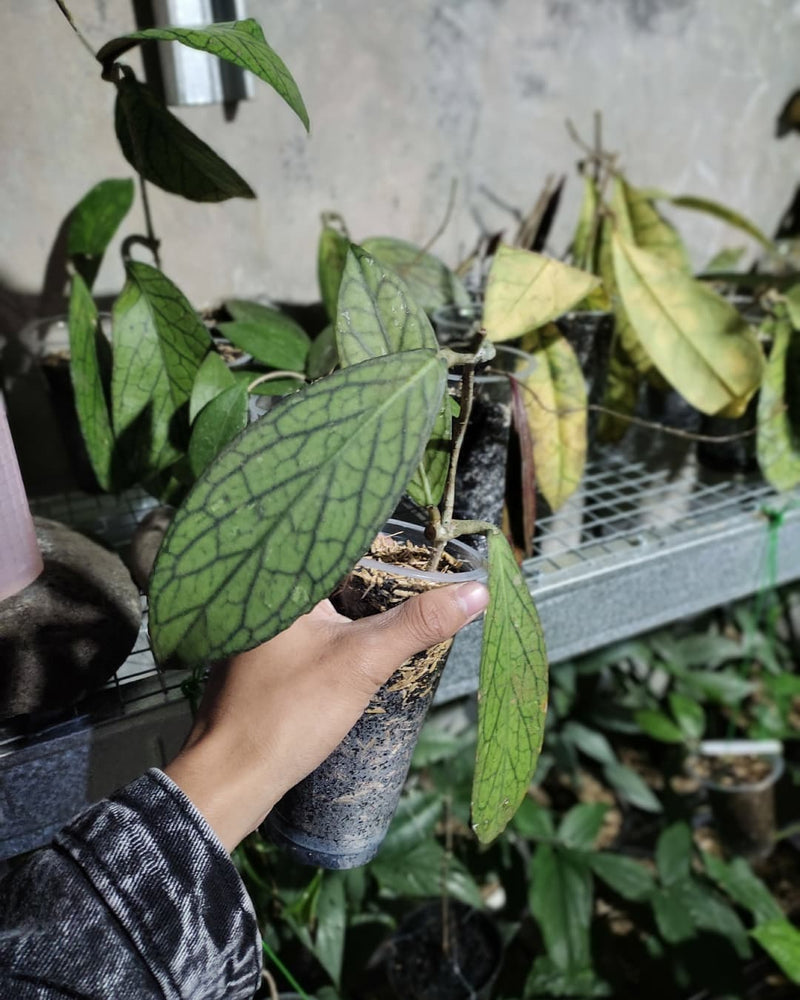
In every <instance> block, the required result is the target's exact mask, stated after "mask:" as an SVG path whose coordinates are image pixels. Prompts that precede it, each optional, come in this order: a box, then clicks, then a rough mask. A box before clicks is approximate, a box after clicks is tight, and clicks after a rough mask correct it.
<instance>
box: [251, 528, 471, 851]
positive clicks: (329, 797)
mask: <svg viewBox="0 0 800 1000" xmlns="http://www.w3.org/2000/svg"><path fill="white" fill-rule="evenodd" d="M385 533H386V534H389V535H391V536H393V537H395V538H399V539H400V540H401V541H403V540H408V541H411V542H413V543H414V544H417V545H420V546H424V547H426V548H427V547H428V546H427V543H426V542H425V538H424V529H423V528H422V527H421V526H420V525H415V524H408V523H406V522H403V521H395V520H391V521H389V522H387V525H386V528H385ZM447 551H448V553H449V554H450V555H452V556H454V557H455V558H456V559H458V560H459V561H461V562H462V563H463V565H464V571H463V572H457V573H447V572H437V573H429V572H425V571H421V570H416V569H413V568H411V567H406V566H395V565H392V564H390V563H382V562H379V561H377V560H375V559H362V560H361V562H360V563H359V565H358V567H357V568H356V571H355V572H354V574H352V575H351V578H350V582H349V583H348V582H346V583H345V585H344V587H343V588H342V594H340V595H339V597H338V598H337V600H338V603H339V607H340V608H341V610H343V612H344V613H345V614H347V615H348V616H349V617H351V618H352V617H365V616H366V615H367V614H372V613H377V611H378V610H380V608H370V607H369V606H368V605H367V604H366V603H364V602H362V603H361V604H360V606H359V607H356V606H355V598H354V594H355V593H356V590H357V581H358V580H359V579H361V578H362V577H365V576H366V577H367V578H372V577H380V579H381V580H383V581H386V582H384V583H383V584H382V585H381V587H380V588H378V587H376V586H373V585H372V584H371V583H370V584H369V585H368V586H364V589H366V590H368V591H369V592H370V594H371V596H372V597H375V596H376V595H377V594H378V593H379V591H383V592H384V593H385V592H386V591H392V592H393V593H392V595H391V597H390V600H391V603H401V601H402V600H404V599H405V597H406V596H408V594H409V592H410V591H414V592H422V591H424V590H430V589H433V588H434V587H440V586H444V585H447V584H453V583H456V584H457V583H463V582H465V581H468V580H480V579H485V577H486V572H485V569H484V568H483V564H482V561H481V559H480V557H479V555H478V554H477V553H476V552H475V550H474V549H472V548H470V547H469V546H467V545H464V544H463V543H460V542H457V541H456V542H451V543H450V545H448V548H447ZM398 590H399V591H400V594H396V593H394V592H396V591H398ZM451 645H452V640H449V641H447V642H444V643H440V644H439V645H438V646H434V647H433V648H432V649H430V650H427V651H425V652H423V653H418V654H417V655H416V656H413V657H412V658H411V659H410V660H407V661H406V662H405V663H404V664H403V665H402V666H401V667H400V668H399V669H398V670H397V671H395V673H394V674H392V676H391V677H390V678H389V680H388V681H387V682H386V684H384V685H383V687H382V688H381V689H380V690H379V691H378V693H377V694H376V695H375V697H374V698H373V700H372V701H371V702H370V704H369V706H368V707H367V709H366V711H365V712H364V714H363V715H362V716H361V718H360V719H359V720H358V722H357V723H356V724H355V726H354V727H353V728H352V729H351V730H350V732H349V733H348V734H347V736H346V737H345V738H344V740H342V742H341V743H340V744H339V746H338V747H337V748H336V749H335V750H334V751H333V753H332V754H331V755H330V756H329V757H328V758H327V759H326V760H324V761H323V762H322V764H320V765H319V767H317V768H316V769H315V770H314V771H312V772H311V774H309V775H308V776H307V777H306V778H304V779H303V780H302V781H301V782H300V783H299V784H297V785H295V786H294V788H292V789H290V790H289V791H288V792H287V793H286V795H284V797H283V798H282V799H281V800H280V802H278V804H277V805H276V806H275V808H274V809H273V810H272V812H271V813H270V814H269V815H268V816H267V818H266V820H265V821H264V823H263V825H262V827H261V832H262V833H263V834H264V835H265V836H267V837H269V838H270V839H271V840H273V841H274V842H275V843H276V844H278V845H279V846H281V847H282V848H284V849H285V850H286V851H288V852H289V853H290V854H291V855H292V856H293V857H294V858H295V859H296V860H298V861H300V862H301V863H303V864H309V865H316V866H321V867H323V868H355V867H357V866H359V865H363V864H366V863H367V862H368V861H370V860H371V859H372V858H373V857H374V856H375V855H376V854H377V852H378V849H379V847H380V845H381V842H382V841H383V838H384V836H385V835H386V831H387V829H388V827H389V823H390V822H391V819H392V817H393V815H394V813H395V810H396V808H397V803H398V801H399V798H400V793H401V791H402V789H403V784H404V782H405V779H406V775H407V774H408V768H409V765H410V763H411V755H412V753H413V750H414V747H415V745H416V742H417V738H418V737H419V731H420V729H421V727H422V723H423V721H424V719H425V716H426V714H427V711H428V708H429V707H430V704H431V702H432V700H433V696H434V694H435V693H436V688H437V685H438V683H439V678H440V676H441V672H442V669H443V667H444V664H445V660H446V659H447V654H448V653H449V651H450V646H451Z"/></svg>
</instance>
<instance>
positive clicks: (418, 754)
mask: <svg viewBox="0 0 800 1000" xmlns="http://www.w3.org/2000/svg"><path fill="white" fill-rule="evenodd" d="M474 745H475V732H474V730H473V729H471V728H468V729H466V730H465V731H463V732H460V731H459V732H453V731H452V730H451V729H450V727H448V726H443V725H439V724H438V719H437V718H436V717H435V716H434V717H429V718H428V721H427V722H426V723H425V725H424V726H423V727H422V732H421V733H420V735H419V739H418V740H417V745H416V746H415V747H414V757H413V761H412V768H416V769H418V768H423V767H427V766H428V765H429V764H436V763H438V762H439V761H441V760H452V759H454V758H457V757H460V756H462V755H463V754H464V752H465V751H466V750H468V749H470V748H472V747H474Z"/></svg>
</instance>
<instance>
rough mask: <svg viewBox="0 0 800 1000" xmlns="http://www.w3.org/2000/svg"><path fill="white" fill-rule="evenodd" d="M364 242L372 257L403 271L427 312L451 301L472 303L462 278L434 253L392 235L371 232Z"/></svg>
mask: <svg viewBox="0 0 800 1000" xmlns="http://www.w3.org/2000/svg"><path fill="white" fill-rule="evenodd" d="M362 245H363V247H364V249H365V250H366V251H367V252H368V253H371V254H372V256H373V257H377V259H378V260H379V261H380V262H381V263H382V264H385V265H386V266H387V267H389V268H391V270H392V271H395V272H396V273H397V274H399V275H400V277H401V278H402V279H403V280H404V281H405V283H406V284H407V285H408V288H409V290H410V292H411V295H412V297H413V298H414V300H415V301H416V302H418V303H419V304H420V305H421V306H422V308H423V309H424V310H425V312H426V313H428V314H430V313H432V312H433V311H434V310H436V309H438V308H439V307H440V306H446V305H449V304H450V303H454V304H455V305H459V306H468V305H470V297H469V292H468V291H467V290H466V288H465V287H464V284H463V282H462V281H461V279H460V278H459V277H457V275H455V274H453V272H452V271H451V270H450V268H449V267H448V266H447V265H446V264H444V263H442V261H440V260H439V258H438V257H434V255H433V254H432V253H428V252H427V251H425V250H423V249H421V248H420V247H417V246H414V244H413V243H407V242H406V241H405V240H398V239H394V237H392V236H371V237H370V238H369V239H366V240H364V242H363V244H362Z"/></svg>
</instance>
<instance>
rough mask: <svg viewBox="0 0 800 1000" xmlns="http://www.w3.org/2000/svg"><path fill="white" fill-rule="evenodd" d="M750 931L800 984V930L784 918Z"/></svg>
mask: <svg viewBox="0 0 800 1000" xmlns="http://www.w3.org/2000/svg"><path fill="white" fill-rule="evenodd" d="M750 933H751V934H752V935H753V937H754V938H755V939H756V941H758V943H759V944H760V945H761V947H762V948H763V949H764V951H766V952H767V953H768V954H769V955H770V956H771V957H772V960H773V961H774V962H775V963H776V964H777V965H778V966H779V968H780V969H781V970H782V971H783V972H784V973H785V974H786V975H787V976H788V977H789V979H791V981H792V982H793V983H797V985H798V986H800V931H799V930H798V929H797V928H796V927H794V926H793V925H792V924H790V923H789V921H788V920H786V919H785V918H783V919H781V920H769V921H767V923H764V924H759V925H758V926H757V927H754V928H753V930H752V931H750Z"/></svg>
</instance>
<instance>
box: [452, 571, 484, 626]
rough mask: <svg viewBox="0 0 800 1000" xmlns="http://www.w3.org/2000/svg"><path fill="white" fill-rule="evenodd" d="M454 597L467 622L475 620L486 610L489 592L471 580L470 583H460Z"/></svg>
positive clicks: (480, 584)
mask: <svg viewBox="0 0 800 1000" xmlns="http://www.w3.org/2000/svg"><path fill="white" fill-rule="evenodd" d="M456 596H457V598H458V603H459V604H460V605H461V607H462V608H463V610H464V614H465V615H466V616H467V620H468V621H472V620H473V618H477V617H478V615H479V614H480V613H481V612H482V611H485V610H486V605H487V604H488V603H489V591H488V590H487V589H486V587H485V586H484V585H483V584H482V583H478V581H477V580H473V581H471V582H470V583H462V584H461V586H460V587H459V588H458V590H457V592H456Z"/></svg>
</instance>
